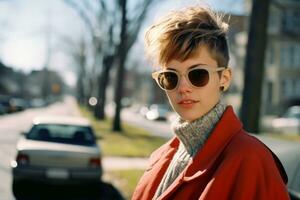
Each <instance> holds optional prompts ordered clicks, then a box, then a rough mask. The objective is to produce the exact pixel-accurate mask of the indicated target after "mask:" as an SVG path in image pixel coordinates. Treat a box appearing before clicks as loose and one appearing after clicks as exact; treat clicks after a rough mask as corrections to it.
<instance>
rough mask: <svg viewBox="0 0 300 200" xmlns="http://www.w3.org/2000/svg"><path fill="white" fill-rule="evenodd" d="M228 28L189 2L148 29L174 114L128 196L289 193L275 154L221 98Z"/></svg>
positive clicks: (211, 199) (181, 198)
mask: <svg viewBox="0 0 300 200" xmlns="http://www.w3.org/2000/svg"><path fill="white" fill-rule="evenodd" d="M227 27H228V25H227V24H226V23H224V22H222V19H221V17H220V16H218V15H217V14H215V13H214V12H213V11H211V10H209V9H206V8H202V7H191V8H186V9H184V10H179V11H175V12H171V13H170V14H169V15H167V16H165V17H164V18H162V19H161V20H160V21H158V22H157V23H156V24H154V25H153V26H151V27H150V28H149V30H148V31H147V33H146V50H147V52H148V53H149V55H150V57H151V58H152V59H153V60H154V61H156V62H155V64H157V65H159V66H160V67H161V69H160V70H159V71H156V72H154V73H153V74H152V77H153V78H154V79H155V80H156V82H157V83H158V85H159V86H160V88H161V89H163V90H165V92H166V94H167V97H168V99H169V102H170V104H171V105H172V107H173V109H174V110H175V111H176V112H177V113H178V115H179V118H178V119H177V120H175V121H174V122H173V123H172V130H173V132H174V134H175V137H174V138H173V139H171V140H170V141H168V142H167V143H166V144H165V145H163V146H162V147H160V148H159V149H158V150H156V151H155V152H154V153H153V154H152V155H151V157H150V166H149V168H148V169H147V170H146V172H145V173H144V175H143V176H142V178H141V180H140V182H139V183H138V185H137V188H136V190H135V192H134V194H133V197H132V199H134V200H148V199H149V200H150V199H178V200H185V199H188V200H193V199H201V200H222V199H224V200H225V199H226V200H247V199H249V200H250V199H251V200H252V199H253V200H262V199H264V200H269V199H272V200H276V199H278V200H284V199H289V197H288V192H287V189H286V185H285V184H286V182H287V176H286V173H285V171H284V168H283V167H282V165H281V163H280V161H279V160H278V158H277V157H276V156H275V155H274V154H273V153H272V152H271V151H270V150H269V149H268V148H267V147H266V146H265V145H264V144H262V143H261V142H260V141H259V140H257V139H256V138H254V137H252V136H251V135H249V134H248V133H246V132H245V131H244V130H243V128H242V124H241V122H240V120H239V119H238V118H237V116H236V115H235V113H234V111H233V109H232V107H231V106H227V105H225V104H224V103H222V101H221V96H222V92H224V91H226V90H227V89H228V88H229V86H230V81H231V79H232V72H231V69H230V68H229V67H228V61H229V53H228V46H227V39H226V32H227Z"/></svg>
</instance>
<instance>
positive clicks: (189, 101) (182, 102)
mask: <svg viewBox="0 0 300 200" xmlns="http://www.w3.org/2000/svg"><path fill="white" fill-rule="evenodd" d="M198 102H199V101H196V100H193V99H182V100H180V101H179V102H178V104H179V105H180V106H182V107H186V108H189V107H192V106H193V105H194V104H195V103H198Z"/></svg>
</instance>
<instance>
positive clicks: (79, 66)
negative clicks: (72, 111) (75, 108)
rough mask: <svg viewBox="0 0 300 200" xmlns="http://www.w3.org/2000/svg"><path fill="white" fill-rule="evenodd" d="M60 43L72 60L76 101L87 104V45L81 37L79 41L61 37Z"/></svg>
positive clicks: (88, 92)
mask: <svg viewBox="0 0 300 200" xmlns="http://www.w3.org/2000/svg"><path fill="white" fill-rule="evenodd" d="M61 43H62V44H63V45H64V46H65V48H64V49H65V51H66V53H67V54H68V55H70V56H71V58H72V59H73V62H74V65H75V67H76V74H77V83H76V88H77V101H78V102H79V103H81V104H87V101H88V97H89V94H90V91H88V88H89V87H87V85H88V81H87V80H88V79H89V78H90V77H88V72H87V63H86V62H87V57H88V55H87V51H88V49H87V44H86V41H85V39H84V37H83V36H81V37H80V39H79V41H77V40H75V39H72V38H70V37H67V36H61Z"/></svg>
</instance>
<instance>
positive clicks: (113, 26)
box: [65, 0, 154, 131]
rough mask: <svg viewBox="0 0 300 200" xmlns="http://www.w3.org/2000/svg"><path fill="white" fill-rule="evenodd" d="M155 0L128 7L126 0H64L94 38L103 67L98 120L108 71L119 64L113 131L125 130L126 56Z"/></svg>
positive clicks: (101, 110)
mask: <svg viewBox="0 0 300 200" xmlns="http://www.w3.org/2000/svg"><path fill="white" fill-rule="evenodd" d="M153 1H154V0H143V1H135V2H134V3H135V4H130V5H131V7H130V8H128V7H129V6H128V5H129V4H128V1H127V0H115V1H104V0H98V1H96V0H94V1H92V0H90V1H75V0H65V2H66V3H67V4H68V5H70V6H71V7H72V8H74V9H75V10H76V11H77V13H78V14H79V16H80V17H81V18H82V19H83V21H84V23H85V24H86V25H87V27H88V30H89V33H90V35H91V37H92V39H93V42H92V43H93V44H95V52H96V54H95V56H96V60H98V61H99V62H98V66H101V74H99V75H98V79H97V81H99V82H98V84H97V85H98V105H97V109H96V110H95V115H96V117H97V118H98V119H104V117H105V115H104V105H105V99H106V95H105V91H106V86H107V85H108V81H109V72H110V70H111V68H112V66H113V64H114V63H115V64H116V65H117V67H118V69H117V81H116V85H115V104H116V110H115V117H114V121H113V130H115V131H121V130H122V127H121V121H120V112H121V108H122V105H121V100H122V91H123V85H124V82H123V80H124V78H123V77H124V65H125V62H126V57H127V54H128V52H129V50H130V48H131V47H132V45H133V44H134V42H135V40H136V38H137V35H138V33H139V30H140V27H141V25H142V22H143V20H144V19H145V16H146V13H147V10H148V8H149V6H150V4H151V3H152V2H153ZM80 2H81V3H80ZM129 11H130V12H129ZM129 13H130V14H129ZM98 66H97V67H98Z"/></svg>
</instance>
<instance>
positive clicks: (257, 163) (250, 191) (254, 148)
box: [132, 107, 289, 200]
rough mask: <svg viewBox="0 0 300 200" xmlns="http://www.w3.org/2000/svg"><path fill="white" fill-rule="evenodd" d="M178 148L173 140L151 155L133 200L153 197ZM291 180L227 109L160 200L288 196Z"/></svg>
mask: <svg viewBox="0 0 300 200" xmlns="http://www.w3.org/2000/svg"><path fill="white" fill-rule="evenodd" d="M178 146H179V140H178V139H177V138H173V139H172V140H170V141H169V142H167V143H166V144H164V145H163V146H162V147H160V148H159V149H157V150H156V151H155V152H154V153H153V154H152V155H151V157H150V166H149V168H148V169H147V170H146V171H145V173H144V175H143V176H142V178H141V180H140V181H139V183H138V185H137V187H136V190H135V192H134V194H133V197H132V199H133V200H151V199H152V198H153V196H154V194H155V192H156V189H157V187H158V185H159V183H160V181H161V179H162V177H163V175H164V174H165V172H166V170H167V168H168V166H169V164H170V162H171V160H172V157H173V155H174V154H175V152H176V150H177V148H178ZM286 182H287V176H286V173H285V171H284V168H283V167H282V165H281V163H280V161H279V160H278V158H277V157H276V156H275V155H274V154H273V153H272V152H271V151H270V150H269V149H268V148H267V147H266V146H265V145H264V144H263V143H261V142H260V141H259V140H257V139H256V138H255V137H253V136H251V135H249V134H247V133H246V132H245V131H244V130H243V129H242V124H241V122H240V121H239V120H238V118H237V117H236V116H235V114H234V112H233V109H232V107H228V108H227V109H226V111H225V112H224V114H223V116H222V118H221V120H220V121H219V122H218V124H217V125H216V127H215V129H214V130H213V132H212V134H211V135H210V137H209V138H208V140H207V141H206V143H205V144H204V146H203V147H202V148H201V151H199V152H198V153H197V154H196V156H195V157H194V159H193V160H191V161H190V162H189V163H188V165H187V167H186V168H185V169H184V171H183V172H182V173H181V174H180V175H179V176H178V177H177V179H176V180H175V181H174V182H173V183H172V184H171V185H170V186H169V188H168V189H167V190H166V191H165V192H164V193H163V194H162V195H161V196H160V197H159V199H164V200H165V199H176V200H194V199H200V200H225V199H226V200H248V199H249V200H250V199H251V200H285V199H289V197H288V192H287V188H286V185H285V184H286Z"/></svg>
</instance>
